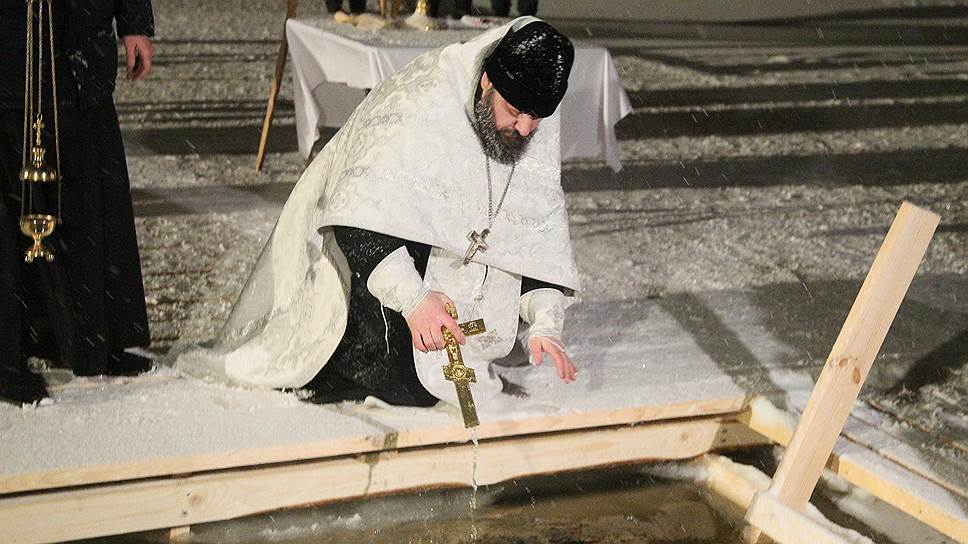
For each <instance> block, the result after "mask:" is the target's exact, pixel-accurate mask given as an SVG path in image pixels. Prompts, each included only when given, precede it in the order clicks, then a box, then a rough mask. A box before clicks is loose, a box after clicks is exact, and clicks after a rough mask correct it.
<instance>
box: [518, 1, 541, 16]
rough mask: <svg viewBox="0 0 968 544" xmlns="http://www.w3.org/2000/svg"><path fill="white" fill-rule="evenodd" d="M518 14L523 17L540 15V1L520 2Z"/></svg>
mask: <svg viewBox="0 0 968 544" xmlns="http://www.w3.org/2000/svg"><path fill="white" fill-rule="evenodd" d="M518 13H520V14H521V15H534V14H536V13H538V0H518Z"/></svg>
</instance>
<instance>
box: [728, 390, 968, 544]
mask: <svg viewBox="0 0 968 544" xmlns="http://www.w3.org/2000/svg"><path fill="white" fill-rule="evenodd" d="M740 421H741V422H743V423H744V424H745V425H747V426H748V427H749V428H750V429H751V430H753V431H756V432H757V433H759V434H761V435H763V436H765V437H767V438H769V439H770V440H772V441H773V442H775V443H777V444H779V445H781V446H784V447H786V446H788V445H789V444H790V441H791V440H792V439H793V434H794V431H795V429H796V419H795V418H793V416H791V415H790V414H787V413H786V412H783V411H781V410H779V409H777V408H776V407H774V406H773V405H772V404H771V403H770V402H769V401H768V400H766V399H764V398H759V397H758V398H755V399H753V400H752V401H751V402H750V409H749V410H748V411H747V412H746V413H744V414H743V415H742V416H740ZM856 447H857V448H861V446H856ZM885 463H890V464H891V465H894V466H892V468H894V469H895V471H896V472H897V473H898V474H900V475H903V474H906V473H908V471H907V469H906V468H905V467H902V466H901V465H897V464H895V463H893V462H891V461H889V460H887V459H885ZM826 467H827V468H828V469H829V470H830V471H831V472H833V473H835V474H837V475H838V476H840V477H841V478H843V479H844V480H847V481H848V482H850V483H852V484H854V485H856V486H857V487H860V488H861V489H864V490H865V491H867V492H869V493H870V494H871V495H874V496H875V497H877V498H879V499H880V500H882V501H884V502H886V503H887V504H890V505H891V506H893V507H895V508H897V509H898V510H900V511H902V512H904V513H906V514H908V515H909V516H911V517H913V518H915V519H917V520H918V521H920V522H921V523H924V524H925V525H927V526H929V527H932V528H934V529H936V530H938V531H939V532H941V533H943V534H945V535H947V536H949V537H951V538H953V539H955V540H956V541H958V542H968V517H966V516H965V514H968V512H963V513H962V515H958V513H957V512H952V511H951V510H950V508H945V507H944V506H943V505H941V504H937V503H935V502H934V501H932V500H931V499H930V498H927V497H924V496H921V495H919V494H918V493H917V492H916V491H915V490H913V489H911V488H910V486H907V485H905V482H904V480H902V479H893V478H890V477H888V475H887V474H885V473H884V472H882V471H879V470H878V467H874V466H867V465H866V464H864V463H862V462H860V461H858V460H857V459H855V458H853V457H851V456H842V455H840V454H838V453H837V452H834V453H832V454H831V455H830V456H829V457H828V458H827V460H826ZM910 477H911V479H922V480H923V485H924V486H925V487H927V488H936V491H937V492H938V493H940V494H944V493H945V491H947V490H946V489H945V488H943V487H942V486H940V485H938V484H936V483H934V482H932V481H930V480H928V479H927V478H924V477H923V476H921V475H918V474H911V475H910ZM737 489H738V488H737ZM734 502H735V501H734ZM751 521H752V520H751Z"/></svg>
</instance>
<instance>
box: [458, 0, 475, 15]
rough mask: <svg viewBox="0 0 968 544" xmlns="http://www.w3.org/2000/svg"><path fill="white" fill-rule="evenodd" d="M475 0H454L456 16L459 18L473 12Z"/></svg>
mask: <svg viewBox="0 0 968 544" xmlns="http://www.w3.org/2000/svg"><path fill="white" fill-rule="evenodd" d="M473 9H474V2H473V0H454V17H457V18H458V19H459V18H461V17H463V16H465V15H470V14H472V13H473Z"/></svg>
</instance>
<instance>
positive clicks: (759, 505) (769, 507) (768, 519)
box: [746, 493, 848, 544]
mask: <svg viewBox="0 0 968 544" xmlns="http://www.w3.org/2000/svg"><path fill="white" fill-rule="evenodd" d="M746 520H747V521H749V522H750V523H751V524H752V525H753V526H755V527H757V528H759V529H760V530H762V531H763V533H765V534H766V535H767V536H769V537H770V538H771V539H773V541H774V542H778V543H779V544H848V542H847V540H845V539H844V538H843V537H841V536H840V535H838V534H837V533H835V532H833V531H831V530H830V529H828V528H827V527H824V526H823V525H821V524H820V523H818V522H817V521H815V520H813V519H811V518H809V517H807V516H805V515H804V514H803V513H801V512H800V511H799V510H794V509H793V508H790V507H789V506H787V505H785V504H783V503H782V502H780V501H779V500H777V499H776V498H775V497H774V496H773V495H772V494H771V493H757V495H756V498H755V499H754V500H753V504H752V505H751V506H750V509H749V512H748V513H747V514H746Z"/></svg>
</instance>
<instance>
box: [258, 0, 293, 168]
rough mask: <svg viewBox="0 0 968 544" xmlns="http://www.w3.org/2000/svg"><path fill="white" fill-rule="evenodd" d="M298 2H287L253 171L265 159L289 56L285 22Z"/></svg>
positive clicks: (260, 166) (291, 0) (290, 0)
mask: <svg viewBox="0 0 968 544" xmlns="http://www.w3.org/2000/svg"><path fill="white" fill-rule="evenodd" d="M298 8H299V0H287V2H286V20H285V21H283V23H282V41H281V42H280V43H279V52H278V53H276V69H275V71H274V72H273V74H272V83H271V84H270V85H269V100H268V102H267V103H266V115H265V117H264V118H263V119H262V135H261V136H260V137H259V151H258V153H256V157H255V171H256V172H261V171H262V163H263V161H265V158H266V146H267V145H268V144H269V129H270V128H271V127H272V117H273V115H274V114H275V112H276V99H277V98H279V88H280V87H281V86H282V76H283V74H284V73H285V70H286V57H287V56H288V55H289V40H288V39H287V38H286V21H288V20H289V19H290V18H291V17H295V16H296V10H297V9H298Z"/></svg>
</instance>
